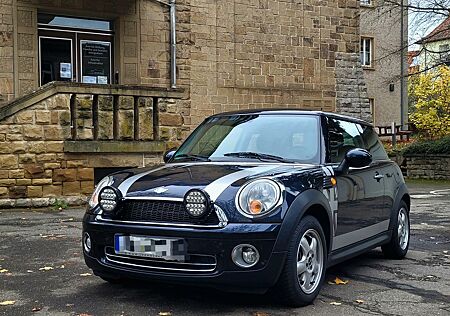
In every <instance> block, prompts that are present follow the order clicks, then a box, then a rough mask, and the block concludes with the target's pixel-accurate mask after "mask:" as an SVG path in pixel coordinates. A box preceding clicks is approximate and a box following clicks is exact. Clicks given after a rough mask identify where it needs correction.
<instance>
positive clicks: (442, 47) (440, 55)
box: [419, 17, 450, 71]
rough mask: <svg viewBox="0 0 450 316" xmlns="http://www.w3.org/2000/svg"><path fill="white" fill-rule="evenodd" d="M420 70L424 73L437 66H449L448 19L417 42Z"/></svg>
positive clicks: (449, 28)
mask: <svg viewBox="0 0 450 316" xmlns="http://www.w3.org/2000/svg"><path fill="white" fill-rule="evenodd" d="M419 44H420V45H421V52H420V56H419V63H420V70H421V71H426V70H427V69H433V68H434V67H436V66H438V65H447V66H450V17H448V18H447V19H445V20H444V22H442V23H441V24H440V25H439V26H438V27H436V28H435V29H434V30H433V31H432V32H431V33H430V34H428V35H427V36H425V37H424V38H423V39H422V40H420V41H419Z"/></svg>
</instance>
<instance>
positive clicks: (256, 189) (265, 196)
mask: <svg viewBox="0 0 450 316" xmlns="http://www.w3.org/2000/svg"><path fill="white" fill-rule="evenodd" d="M281 202H282V195H281V185H280V184H278V183H277V182H275V181H273V180H270V179H258V180H253V181H250V182H247V183H246V184H244V185H243V186H242V187H241V189H240V190H239V191H238V193H237V195H236V207H237V209H238V210H239V211H240V212H241V213H242V214H243V215H244V216H246V217H251V218H254V217H259V216H263V215H266V214H268V213H270V212H271V211H273V210H274V209H275V208H276V207H277V206H279V205H280V204H281Z"/></svg>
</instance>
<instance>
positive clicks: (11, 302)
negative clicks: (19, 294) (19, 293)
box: [0, 301, 16, 306]
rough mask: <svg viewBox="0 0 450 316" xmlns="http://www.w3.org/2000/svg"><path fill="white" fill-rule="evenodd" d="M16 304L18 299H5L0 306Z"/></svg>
mask: <svg viewBox="0 0 450 316" xmlns="http://www.w3.org/2000/svg"><path fill="white" fill-rule="evenodd" d="M14 304H16V301H3V302H0V306H6V305H14Z"/></svg>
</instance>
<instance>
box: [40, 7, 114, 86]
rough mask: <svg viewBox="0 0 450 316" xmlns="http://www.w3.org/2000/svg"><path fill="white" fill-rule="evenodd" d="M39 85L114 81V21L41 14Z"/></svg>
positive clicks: (107, 82)
mask: <svg viewBox="0 0 450 316" xmlns="http://www.w3.org/2000/svg"><path fill="white" fill-rule="evenodd" d="M38 22H39V73H40V84H41V85H44V84H47V83H49V82H52V81H74V82H82V83H90V84H111V83H112V82H113V78H112V77H113V76H112V74H113V73H114V72H113V65H114V60H113V51H114V49H113V38H114V32H113V23H112V22H111V21H104V20H92V19H84V18H76V17H64V16H56V15H52V14H44V13H39V14H38Z"/></svg>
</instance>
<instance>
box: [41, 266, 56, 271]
mask: <svg viewBox="0 0 450 316" xmlns="http://www.w3.org/2000/svg"><path fill="white" fill-rule="evenodd" d="M50 270H53V268H52V267H43V268H39V271H50Z"/></svg>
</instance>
